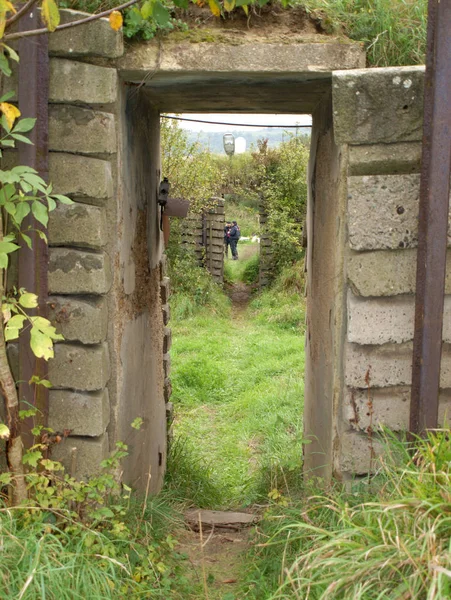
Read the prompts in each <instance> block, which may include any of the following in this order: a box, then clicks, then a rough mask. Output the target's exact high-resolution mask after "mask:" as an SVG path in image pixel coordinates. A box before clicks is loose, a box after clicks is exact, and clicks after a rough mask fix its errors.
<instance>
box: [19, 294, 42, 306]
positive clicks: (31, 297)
mask: <svg viewBox="0 0 451 600" xmlns="http://www.w3.org/2000/svg"><path fill="white" fill-rule="evenodd" d="M19 304H20V305H21V306H23V307H24V308H36V306H37V305H38V297H37V296H36V294H32V293H31V292H25V294H22V295H21V296H20V298H19Z"/></svg>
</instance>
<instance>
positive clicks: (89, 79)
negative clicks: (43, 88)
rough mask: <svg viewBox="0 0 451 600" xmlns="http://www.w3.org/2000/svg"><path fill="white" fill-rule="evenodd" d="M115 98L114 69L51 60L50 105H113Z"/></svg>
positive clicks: (115, 78)
mask: <svg viewBox="0 0 451 600" xmlns="http://www.w3.org/2000/svg"><path fill="white" fill-rule="evenodd" d="M116 99H117V72H116V69H112V68H109V67H97V66H96V65H90V64H87V63H82V62H76V61H73V60H67V59H65V58H52V59H51V60H50V89H49V101H50V102H54V103H62V104H89V105H90V106H91V105H94V104H112V103H113V102H115V101H116Z"/></svg>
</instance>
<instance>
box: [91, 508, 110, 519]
mask: <svg viewBox="0 0 451 600" xmlns="http://www.w3.org/2000/svg"><path fill="white" fill-rule="evenodd" d="M91 517H92V518H93V519H111V518H112V517H114V512H113V511H112V510H111V509H110V508H107V507H106V506H103V507H102V508H98V509H97V510H94V511H93V512H92V513H91Z"/></svg>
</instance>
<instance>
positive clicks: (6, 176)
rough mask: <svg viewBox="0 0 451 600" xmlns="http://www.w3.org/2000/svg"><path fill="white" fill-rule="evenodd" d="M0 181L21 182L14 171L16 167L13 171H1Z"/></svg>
mask: <svg viewBox="0 0 451 600" xmlns="http://www.w3.org/2000/svg"><path fill="white" fill-rule="evenodd" d="M0 181H1V182H2V183H19V182H20V177H19V176H18V175H17V174H16V173H14V169H11V171H0Z"/></svg>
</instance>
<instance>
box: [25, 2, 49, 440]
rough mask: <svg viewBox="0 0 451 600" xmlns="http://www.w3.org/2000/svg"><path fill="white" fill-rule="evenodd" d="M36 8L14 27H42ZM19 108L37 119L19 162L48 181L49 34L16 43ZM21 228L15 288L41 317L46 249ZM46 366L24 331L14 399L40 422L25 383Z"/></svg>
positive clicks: (44, 396)
mask: <svg viewBox="0 0 451 600" xmlns="http://www.w3.org/2000/svg"><path fill="white" fill-rule="evenodd" d="M41 26H42V24H41V20H40V17H39V12H38V11H37V10H35V9H33V10H32V11H31V12H29V13H27V14H26V15H25V16H24V17H23V18H21V19H20V22H19V29H20V30H21V31H26V30H28V29H37V28H38V27H41ZM19 54H20V63H19V109H20V111H21V113H22V116H23V117H34V118H36V119H37V120H36V125H35V127H34V129H33V130H32V132H31V135H30V139H31V141H32V142H33V146H29V145H26V144H21V143H19V144H18V149H19V164H21V165H27V166H30V167H33V168H34V169H36V171H38V173H39V175H40V176H41V177H42V178H43V179H45V180H46V181H48V170H49V148H48V93H49V56H48V36H47V35H40V36H37V37H30V38H24V39H22V40H20V41H19ZM22 226H23V228H24V229H25V228H26V227H28V226H30V227H31V231H30V232H29V233H28V235H29V236H30V237H31V240H32V250H29V248H28V247H27V245H26V244H24V243H23V242H22V243H21V248H20V250H19V287H24V288H26V289H27V291H29V292H33V293H35V294H37V295H38V298H39V308H38V309H37V313H36V314H39V315H41V316H46V314H47V300H48V283H47V272H48V249H47V244H46V243H45V242H44V241H43V240H41V238H40V237H39V234H38V232H37V230H41V231H43V230H44V228H43V227H42V225H41V224H40V223H38V222H37V221H36V220H35V219H34V218H33V217H32V216H31V215H29V216H28V217H27V218H26V219H25V220H24V221H23V224H22ZM47 371H48V365H47V363H46V361H45V360H43V359H37V358H36V357H35V356H34V354H33V353H32V351H31V348H30V337H29V335H28V334H27V333H23V334H22V335H21V336H20V340H19V400H20V401H22V402H23V401H25V402H27V403H29V404H32V405H34V406H36V408H37V409H38V411H39V412H38V415H37V418H36V421H37V422H39V423H40V424H45V423H46V422H47V415H48V390H47V389H46V388H45V387H44V386H42V385H40V386H35V385H29V383H28V382H29V380H30V378H31V376H32V375H38V376H40V377H41V378H42V377H46V375H47ZM31 427H33V423H32V422H31V421H29V422H25V423H24V435H23V437H24V443H25V444H26V445H28V446H29V445H31V444H32V443H33V435H32V434H31V433H30V429H31Z"/></svg>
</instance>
